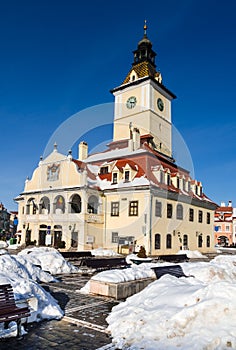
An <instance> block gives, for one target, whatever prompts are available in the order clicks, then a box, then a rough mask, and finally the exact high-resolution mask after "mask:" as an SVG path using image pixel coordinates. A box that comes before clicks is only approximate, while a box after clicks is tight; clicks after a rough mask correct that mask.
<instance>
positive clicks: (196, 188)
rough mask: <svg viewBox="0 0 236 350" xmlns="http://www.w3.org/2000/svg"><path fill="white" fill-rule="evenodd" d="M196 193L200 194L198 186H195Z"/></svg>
mask: <svg viewBox="0 0 236 350" xmlns="http://www.w3.org/2000/svg"><path fill="white" fill-rule="evenodd" d="M195 194H196V195H198V186H197V185H196V186H195Z"/></svg>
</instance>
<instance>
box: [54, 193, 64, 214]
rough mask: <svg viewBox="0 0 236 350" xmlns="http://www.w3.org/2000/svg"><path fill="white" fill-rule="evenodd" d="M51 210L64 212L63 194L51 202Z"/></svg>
mask: <svg viewBox="0 0 236 350" xmlns="http://www.w3.org/2000/svg"><path fill="white" fill-rule="evenodd" d="M53 212H54V213H56V214H61V213H65V199H64V197H63V196H57V197H56V198H55V201H54V203H53Z"/></svg>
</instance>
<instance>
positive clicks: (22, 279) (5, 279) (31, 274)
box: [0, 247, 77, 338]
mask: <svg viewBox="0 0 236 350" xmlns="http://www.w3.org/2000/svg"><path fill="white" fill-rule="evenodd" d="M76 271H77V269H76V267H74V266H72V265H71V264H69V263H68V262H67V261H66V260H65V259H64V258H63V257H62V255H61V254H60V253H59V252H58V251H57V250H55V249H53V248H46V247H45V248H32V249H25V250H23V251H22V252H20V253H19V254H17V255H10V254H9V253H8V252H7V251H6V250H5V249H0V284H8V283H10V284H11V285H12V287H13V291H14V295H15V299H16V300H17V303H20V302H23V300H27V299H28V300H31V303H30V305H31V307H32V309H31V317H30V322H33V321H41V320H43V319H60V318H61V317H62V316H63V311H62V310H61V308H60V306H59V305H58V303H57V301H56V300H55V299H54V298H53V297H52V296H51V294H50V293H48V292H46V291H45V290H44V289H43V288H42V287H41V286H40V285H39V284H38V283H37V282H55V281H56V279H55V278H54V277H53V276H52V275H51V274H53V275H56V274H61V273H73V272H76ZM14 334H16V324H15V322H11V323H10V328H9V329H7V330H5V329H4V328H3V323H1V324H0V338H2V337H7V336H13V335H14Z"/></svg>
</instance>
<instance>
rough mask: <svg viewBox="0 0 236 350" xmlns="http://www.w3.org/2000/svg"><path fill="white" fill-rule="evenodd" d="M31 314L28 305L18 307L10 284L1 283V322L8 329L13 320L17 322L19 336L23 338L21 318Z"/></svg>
mask: <svg viewBox="0 0 236 350" xmlns="http://www.w3.org/2000/svg"><path fill="white" fill-rule="evenodd" d="M28 316H30V310H29V308H28V307H22V308H21V307H17V306H16V303H15V298H14V293H13V289H12V286H11V285H10V284H3V285H0V322H4V329H7V328H8V326H9V323H10V322H11V321H16V323H17V338H21V337H22V334H21V319H22V318H27V317H28Z"/></svg>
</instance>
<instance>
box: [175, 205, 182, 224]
mask: <svg viewBox="0 0 236 350" xmlns="http://www.w3.org/2000/svg"><path fill="white" fill-rule="evenodd" d="M176 219H178V220H183V206H182V204H177V210H176Z"/></svg>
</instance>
